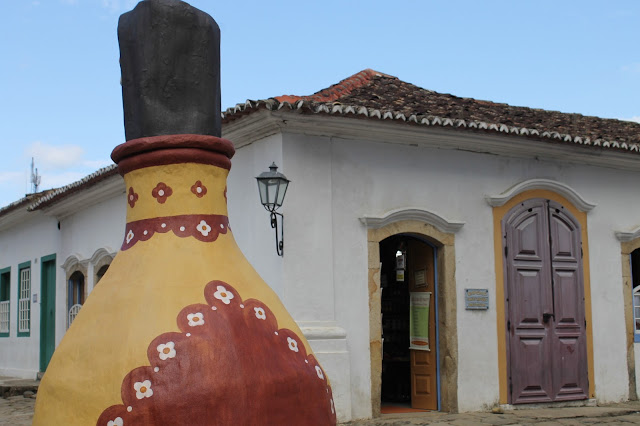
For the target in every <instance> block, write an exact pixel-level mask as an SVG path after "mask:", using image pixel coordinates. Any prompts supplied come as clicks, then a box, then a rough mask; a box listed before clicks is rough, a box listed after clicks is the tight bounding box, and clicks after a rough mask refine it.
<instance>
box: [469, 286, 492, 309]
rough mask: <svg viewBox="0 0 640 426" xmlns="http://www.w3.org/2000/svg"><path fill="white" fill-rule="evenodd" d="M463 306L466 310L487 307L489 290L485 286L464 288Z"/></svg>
mask: <svg viewBox="0 0 640 426" xmlns="http://www.w3.org/2000/svg"><path fill="white" fill-rule="evenodd" d="M464 308H465V309H466V310H468V311H474V310H482V311H486V310H487V309H489V290H488V289H486V288H466V289H465V290H464Z"/></svg>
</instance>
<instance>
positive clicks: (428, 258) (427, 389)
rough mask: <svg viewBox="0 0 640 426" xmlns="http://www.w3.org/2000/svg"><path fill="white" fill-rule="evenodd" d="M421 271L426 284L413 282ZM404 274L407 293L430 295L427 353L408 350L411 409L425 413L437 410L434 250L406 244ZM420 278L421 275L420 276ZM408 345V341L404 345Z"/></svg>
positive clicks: (416, 242) (422, 245) (416, 243)
mask: <svg viewBox="0 0 640 426" xmlns="http://www.w3.org/2000/svg"><path fill="white" fill-rule="evenodd" d="M419 271H424V280H425V281H426V282H425V284H426V285H422V284H420V283H416V272H419ZM407 274H408V279H409V291H410V292H431V299H430V301H429V347H430V348H431V350H430V351H421V350H413V349H412V350H410V351H409V352H410V360H411V364H410V365H411V407H412V408H422V409H425V410H437V409H438V381H437V380H438V378H437V355H436V350H437V345H438V342H436V314H435V306H436V305H435V303H436V300H435V268H434V264H433V248H432V247H431V246H429V245H428V244H425V243H423V242H421V241H418V240H410V241H409V242H408V245H407ZM419 275H422V274H419ZM407 344H409V342H407Z"/></svg>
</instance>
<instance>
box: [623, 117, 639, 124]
mask: <svg viewBox="0 0 640 426" xmlns="http://www.w3.org/2000/svg"><path fill="white" fill-rule="evenodd" d="M620 120H623V121H635V122H636V123H640V115H636V116H635V117H631V118H621V119H620Z"/></svg>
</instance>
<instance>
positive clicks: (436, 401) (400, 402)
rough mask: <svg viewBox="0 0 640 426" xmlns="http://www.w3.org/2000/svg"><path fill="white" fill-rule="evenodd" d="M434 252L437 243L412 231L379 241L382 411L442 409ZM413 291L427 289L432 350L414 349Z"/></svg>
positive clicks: (416, 292)
mask: <svg viewBox="0 0 640 426" xmlns="http://www.w3.org/2000/svg"><path fill="white" fill-rule="evenodd" d="M436 256H437V249H436V247H435V246H434V245H432V244H431V243H429V242H427V241H425V240H424V239H422V238H419V237H416V236H412V235H409V234H398V235H394V236H391V237H389V238H387V239H385V240H383V241H382V242H380V261H381V263H382V265H381V266H382V270H381V279H380V285H381V288H382V296H381V317H382V342H383V345H382V389H381V404H380V406H381V412H382V413H383V414H384V413H394V412H409V411H415V410H419V411H422V410H440V375H439V362H438V344H437V342H438V330H437V303H436V302H437V300H438V298H437V293H436V292H437V275H438V274H437V270H436V269H437V264H438V262H437V259H436ZM412 292H413V293H414V295H415V294H421V295H422V296H424V295H425V294H426V293H429V296H427V297H430V302H429V314H428V318H429V320H428V321H427V320H426V318H425V322H427V324H424V322H423V325H425V326H426V328H427V329H428V330H429V333H428V341H429V345H428V348H429V350H428V351H424V350H414V349H410V311H411V307H410V299H411V293H412ZM414 300H416V297H415V296H414ZM416 312H417V311H415V310H414V319H415V318H417V315H416ZM415 343H416V342H414V344H413V345H412V347H414V348H415V347H417V345H416V344H415Z"/></svg>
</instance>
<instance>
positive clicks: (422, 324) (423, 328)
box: [409, 292, 431, 351]
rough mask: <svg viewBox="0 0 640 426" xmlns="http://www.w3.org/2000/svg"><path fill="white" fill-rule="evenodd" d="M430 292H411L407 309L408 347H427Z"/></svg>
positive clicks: (426, 349)
mask: <svg viewBox="0 0 640 426" xmlns="http://www.w3.org/2000/svg"><path fill="white" fill-rule="evenodd" d="M430 301H431V292H420V293H418V292H411V299H410V302H409V303H410V310H409V349H416V350H419V351H428V350H430V349H429V302H430Z"/></svg>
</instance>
